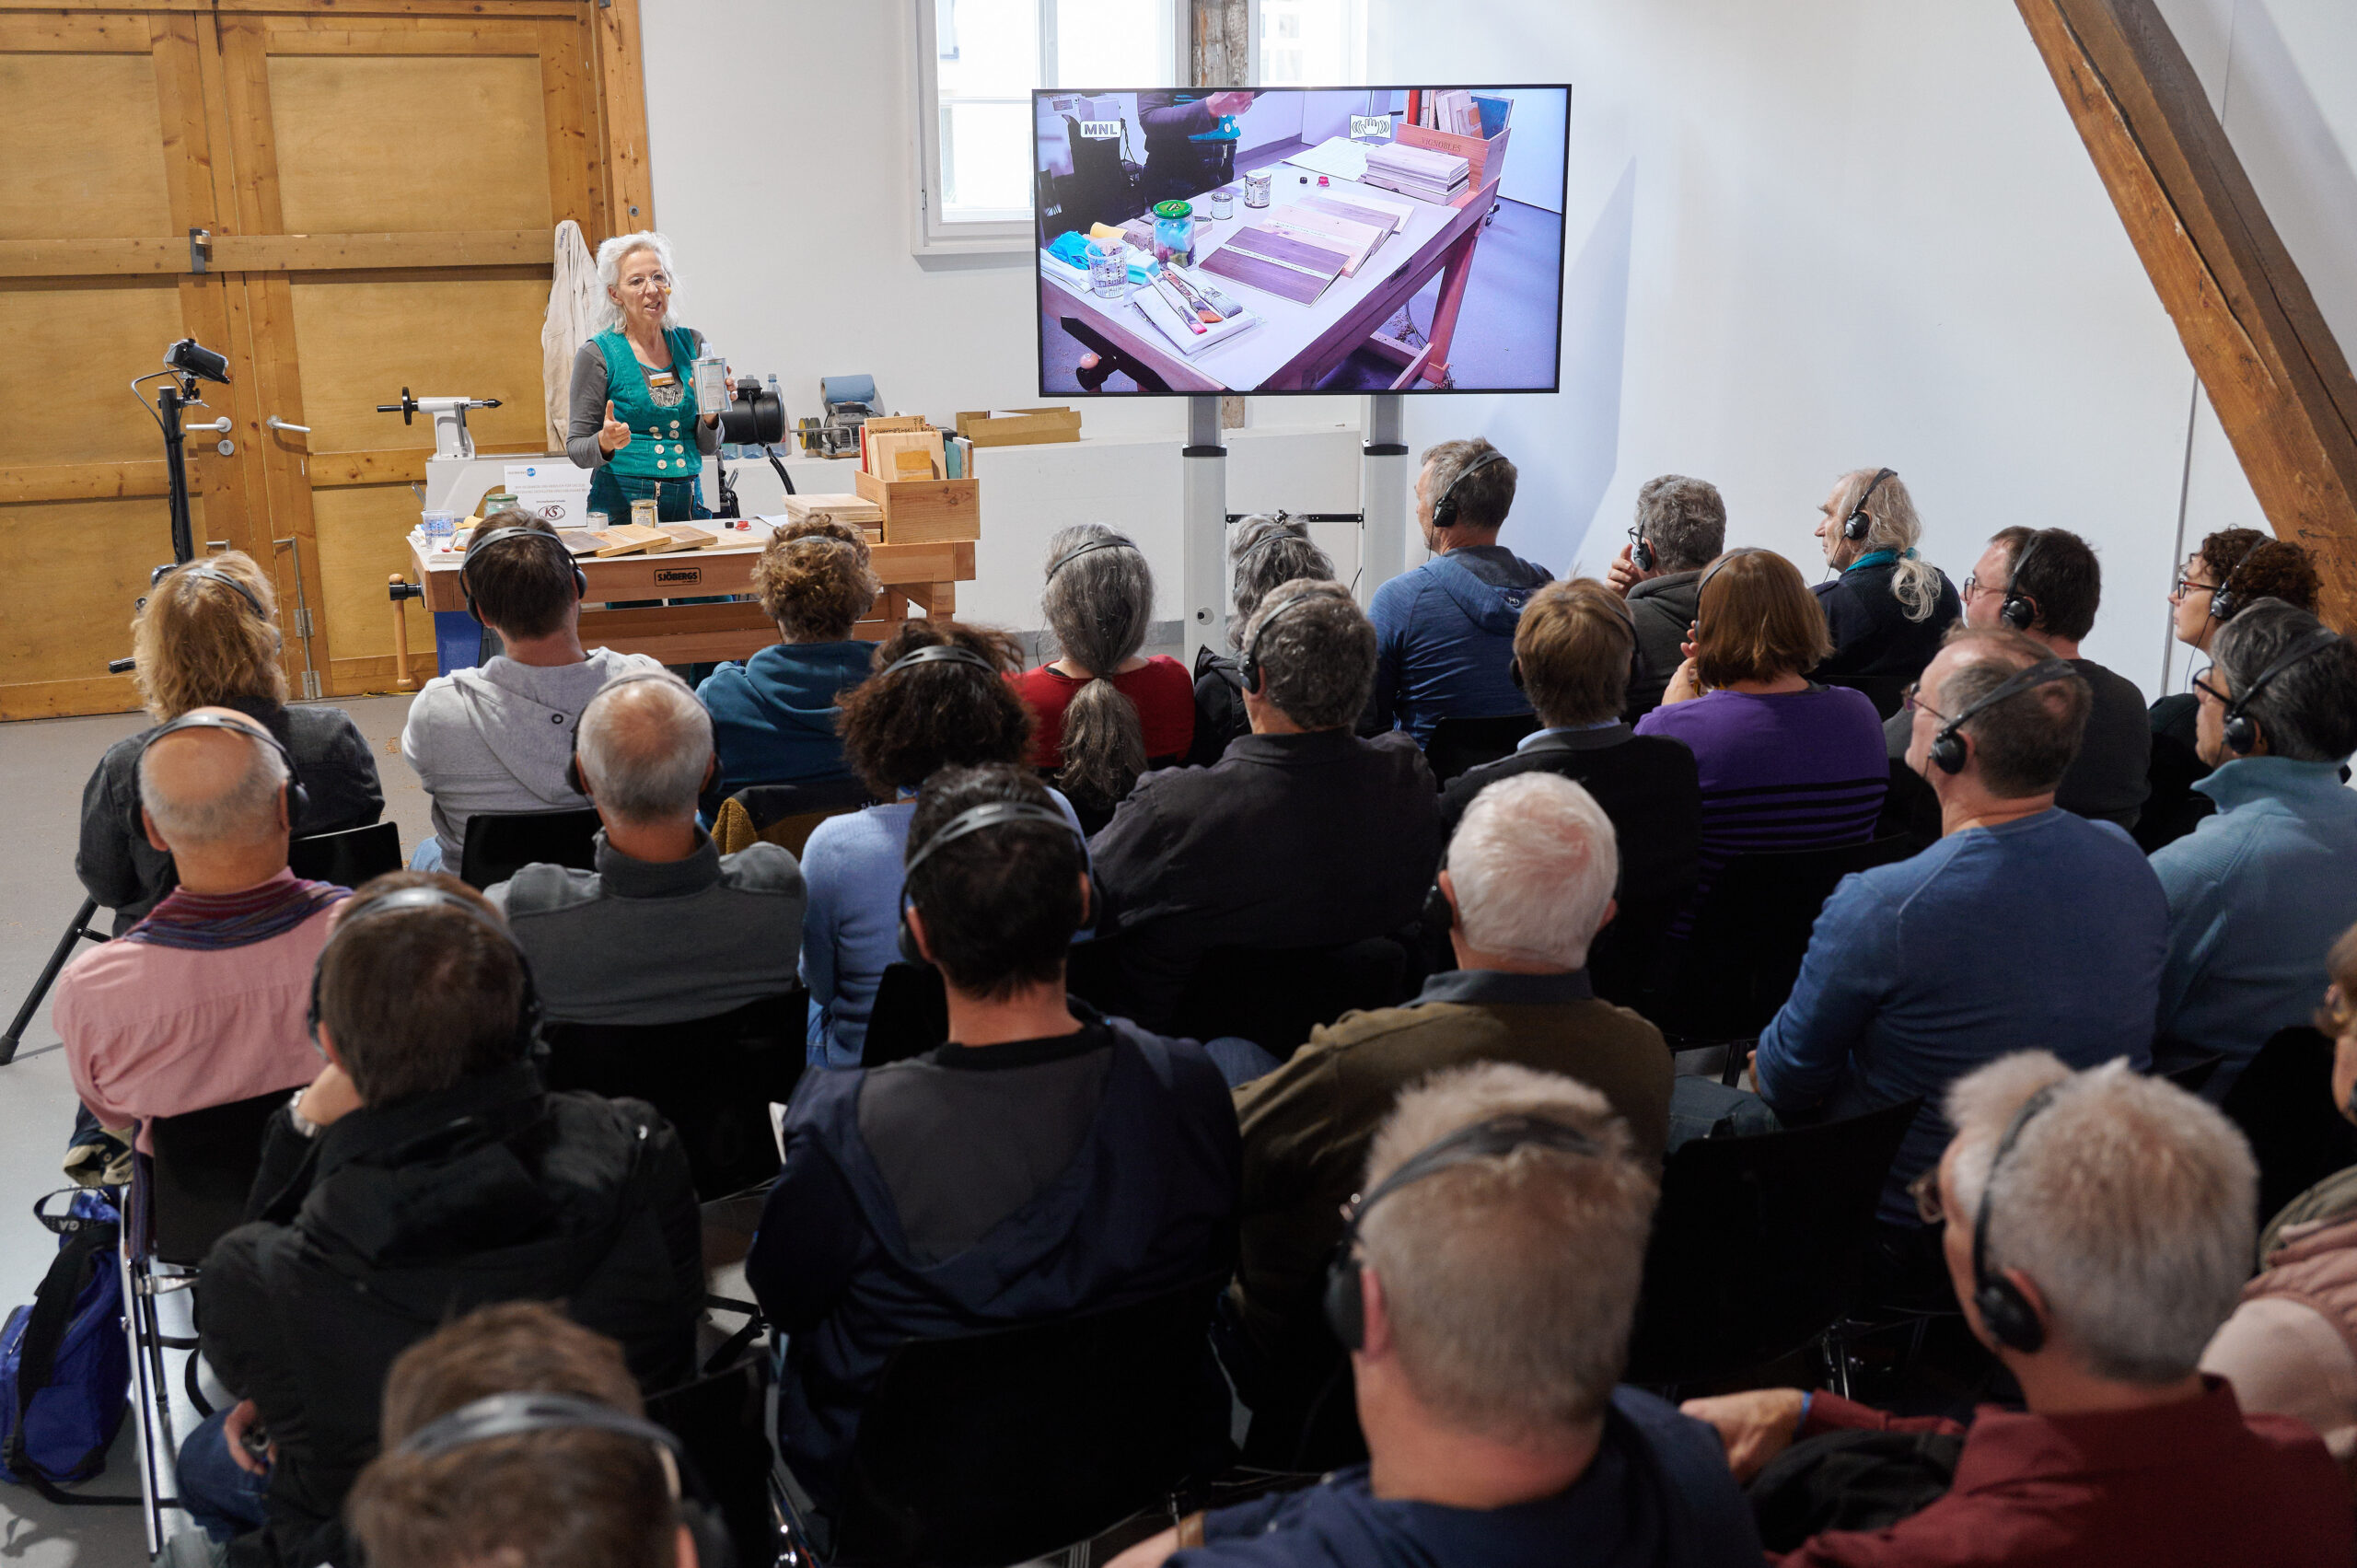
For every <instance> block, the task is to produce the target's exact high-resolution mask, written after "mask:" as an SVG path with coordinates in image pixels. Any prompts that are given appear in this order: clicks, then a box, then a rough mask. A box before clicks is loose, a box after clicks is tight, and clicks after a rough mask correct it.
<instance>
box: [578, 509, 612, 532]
mask: <svg viewBox="0 0 2357 1568" xmlns="http://www.w3.org/2000/svg"><path fill="white" fill-rule="evenodd" d="M581 526H582V527H583V528H587V529H589V530H590V531H591V532H592V533H596V532H599V531H602V530H603V529H604V528H605V527H606V514H605V513H603V512H592V513H590V514H589V520H588V521H587V522H586V523H584V524H582V525H581Z"/></svg>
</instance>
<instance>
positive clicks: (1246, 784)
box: [1092, 581, 1440, 1028]
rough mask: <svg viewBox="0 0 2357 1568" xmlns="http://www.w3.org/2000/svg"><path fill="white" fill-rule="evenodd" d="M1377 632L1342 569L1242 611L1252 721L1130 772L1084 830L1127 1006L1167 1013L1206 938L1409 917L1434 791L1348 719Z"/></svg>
mask: <svg viewBox="0 0 2357 1568" xmlns="http://www.w3.org/2000/svg"><path fill="white" fill-rule="evenodd" d="M1375 644H1376V635H1375V628H1374V627H1373V626H1372V625H1370V624H1369V623H1368V621H1367V618H1366V617H1365V616H1364V615H1363V614H1361V613H1360V612H1359V608H1358V606H1357V605H1355V604H1353V603H1352V602H1351V596H1350V593H1349V591H1348V590H1347V589H1345V588H1344V587H1342V585H1341V584H1340V583H1334V582H1317V581H1301V582H1294V583H1287V584H1284V585H1283V586H1282V587H1279V588H1277V589H1276V591H1274V592H1273V593H1271V594H1270V595H1269V596H1268V598H1264V599H1262V600H1261V601H1260V609H1259V610H1257V611H1256V612H1254V614H1253V617H1252V620H1251V621H1250V623H1249V624H1248V625H1247V626H1246V628H1245V633H1244V672H1245V690H1244V703H1245V708H1246V710H1247V711H1248V713H1249V714H1250V715H1251V719H1252V733H1251V734H1250V735H1249V736H1248V737H1246V738H1243V739H1241V740H1237V741H1236V742H1234V743H1232V744H1231V745H1230V746H1229V747H1228V749H1227V755H1226V756H1225V758H1223V759H1222V760H1221V761H1219V762H1218V763H1217V764H1216V765H1215V766H1213V767H1209V768H1177V769H1169V770H1166V771H1164V772H1155V773H1148V774H1147V775H1146V776H1145V777H1144V778H1143V779H1140V780H1139V781H1138V784H1137V787H1136V788H1135V789H1134V790H1132V792H1131V794H1130V797H1129V799H1127V800H1125V801H1123V802H1122V803H1121V807H1120V810H1118V811H1116V812H1115V813H1114V814H1113V820H1112V821H1111V822H1110V823H1109V824H1108V825H1107V827H1106V828H1105V830H1104V831H1102V832H1100V833H1098V834H1097V837H1096V838H1095V840H1094V841H1093V842H1092V847H1093V848H1094V850H1095V852H1096V860H1097V879H1098V883H1099V885H1100V886H1101V887H1102V888H1103V889H1104V893H1105V903H1106V908H1105V912H1104V913H1105V919H1106V921H1107V922H1109V923H1110V925H1111V927H1112V929H1113V930H1115V931H1117V932H1118V933H1119V935H1120V965H1119V967H1120V983H1121V986H1122V995H1123V999H1124V1001H1125V1002H1126V1003H1127V1005H1128V1006H1129V1008H1130V1009H1131V1012H1130V1016H1132V1017H1134V1018H1136V1019H1137V1021H1138V1022H1139V1023H1141V1024H1143V1025H1144V1026H1145V1027H1147V1028H1162V1027H1165V1026H1167V1022H1168V1021H1169V1020H1170V1019H1171V1018H1172V1017H1173V1016H1174V1015H1175V1013H1176V1011H1177V1008H1178V1005H1179V997H1180V994H1181V993H1182V992H1183V991H1184V990H1185V988H1186V986H1187V984H1188V982H1189V981H1190V979H1191V978H1192V977H1193V976H1194V974H1195V970H1196V968H1197V964H1198V960H1200V959H1201V958H1202V955H1203V954H1204V953H1205V952H1206V951H1208V950H1209V949H1211V948H1213V947H1262V948H1287V947H1329V946H1332V945H1336V944H1340V943H1344V942H1356V941H1360V940H1362V939H1364V938H1366V937H1372V936H1380V935H1385V934H1387V933H1389V932H1393V931H1397V930H1399V929H1400V928H1402V927H1404V926H1407V925H1408V924H1409V923H1411V922H1412V921H1413V920H1414V919H1415V918H1416V914H1417V911H1418V910H1419V909H1420V908H1421V907H1422V902H1423V897H1424V891H1425V889H1428V888H1430V887H1431V886H1432V877H1433V869H1434V866H1435V865H1437V864H1438V863H1439V860H1440V808H1439V797H1438V795H1437V793H1436V792H1435V791H1434V787H1433V775H1432V771H1431V770H1430V769H1429V768H1427V767H1425V765H1424V759H1423V756H1422V753H1421V752H1419V751H1418V750H1417V749H1416V747H1415V743H1414V742H1413V741H1411V739H1409V738H1408V737H1407V736H1405V735H1382V736H1376V737H1375V738H1372V739H1363V738H1360V737H1358V736H1356V735H1353V733H1352V732H1351V726H1352V721H1353V719H1354V718H1356V717H1357V716H1358V714H1359V713H1360V711H1361V710H1362V709H1363V708H1364V706H1365V704H1366V700H1367V691H1368V689H1369V688H1370V686H1371V685H1372V684H1373V682H1374V679H1375V662H1376V650H1375Z"/></svg>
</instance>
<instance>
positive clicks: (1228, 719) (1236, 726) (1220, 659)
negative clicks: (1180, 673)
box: [1187, 648, 1252, 768]
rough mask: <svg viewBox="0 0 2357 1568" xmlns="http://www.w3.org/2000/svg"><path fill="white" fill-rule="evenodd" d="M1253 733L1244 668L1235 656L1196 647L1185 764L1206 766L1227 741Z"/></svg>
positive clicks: (1223, 750) (1224, 749) (1223, 752)
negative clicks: (1190, 737)
mask: <svg viewBox="0 0 2357 1568" xmlns="http://www.w3.org/2000/svg"><path fill="white" fill-rule="evenodd" d="M1251 733H1252V720H1251V716H1250V715H1249V714H1246V713H1245V711H1244V672H1243V671H1242V670H1240V669H1238V668H1237V661H1236V659H1235V657H1234V656H1231V655H1227V654H1215V653H1213V652H1212V651H1211V649H1209V648H1197V649H1196V650H1195V738H1194V741H1193V743H1192V744H1191V745H1190V746H1189V747H1188V748H1187V766H1189V767H1190V768H1208V767H1210V766H1211V765H1212V764H1213V762H1216V761H1219V760H1220V759H1221V758H1222V757H1224V756H1225V755H1226V754H1227V743H1228V742H1229V741H1231V740H1234V739H1236V738H1237V737H1239V736H1246V735H1249V734H1251Z"/></svg>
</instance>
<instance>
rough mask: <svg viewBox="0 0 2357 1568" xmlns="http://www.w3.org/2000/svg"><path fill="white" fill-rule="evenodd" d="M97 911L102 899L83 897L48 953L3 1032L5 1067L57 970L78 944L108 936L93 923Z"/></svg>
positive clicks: (0, 1062) (0, 1051)
mask: <svg viewBox="0 0 2357 1568" xmlns="http://www.w3.org/2000/svg"><path fill="white" fill-rule="evenodd" d="M98 912H99V900H96V899H84V900H82V907H81V908H80V909H78V910H76V911H75V912H74V918H73V920H72V921H71V922H69V923H67V924H66V927H65V935H63V936H61V937H59V938H58V939H57V946H56V947H55V948H53V949H52V951H51V953H50V955H49V962H47V963H45V964H43V965H42V966H41V975H40V978H38V979H36V980H35V981H33V987H32V989H31V990H30V991H28V992H26V993H25V1004H24V1005H23V1006H21V1007H19V1008H17V1017H16V1021H15V1022H13V1023H11V1024H10V1025H9V1026H8V1032H7V1033H6V1034H5V1035H0V1067H6V1065H7V1064H8V1063H11V1062H14V1061H15V1060H16V1059H17V1045H18V1044H19V1043H20V1042H22V1041H23V1040H24V1038H25V1031H26V1030H27V1029H29V1028H32V1022H33V1015H34V1014H35V1013H38V1012H40V1011H41V998H42V997H44V996H46V995H48V994H49V988H50V987H51V986H52V985H53V984H55V983H56V981H57V972H58V970H62V969H64V967H65V962H66V960H67V959H68V958H72V957H73V956H74V949H75V947H76V946H77V945H78V944H80V943H81V941H82V940H83V939H84V938H85V937H87V938H88V939H89V940H90V941H93V942H103V941H105V940H106V939H107V934H106V933H105V932H103V931H100V930H99V928H98V927H97V926H96V925H93V924H92V923H91V922H92V920H94V919H95V918H96V917H97V915H98Z"/></svg>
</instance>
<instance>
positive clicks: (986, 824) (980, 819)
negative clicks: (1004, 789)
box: [900, 800, 1087, 887]
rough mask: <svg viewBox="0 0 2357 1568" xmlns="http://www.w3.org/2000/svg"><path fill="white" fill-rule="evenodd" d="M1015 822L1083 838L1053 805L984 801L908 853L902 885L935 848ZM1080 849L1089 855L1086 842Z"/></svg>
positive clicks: (948, 823) (962, 813) (901, 876)
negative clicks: (1036, 823)
mask: <svg viewBox="0 0 2357 1568" xmlns="http://www.w3.org/2000/svg"><path fill="white" fill-rule="evenodd" d="M1016 822H1038V823H1041V824H1043V825H1045V826H1048V827H1051V828H1060V829H1062V830H1063V831H1065V832H1067V833H1071V834H1072V835H1073V836H1074V838H1079V837H1080V834H1079V830H1077V829H1075V828H1074V826H1073V825H1072V823H1071V822H1070V821H1069V820H1068V819H1066V818H1065V816H1064V814H1063V813H1062V812H1061V811H1058V810H1056V809H1055V808H1054V807H1047V806H1035V805H1033V804H1032V803H1031V802H1029V801H1028V800H991V801H985V802H983V803H982V804H981V805H980V806H970V807H967V808H966V809H965V810H963V811H960V812H959V813H958V815H957V816H955V817H952V818H951V819H949V820H948V821H946V822H945V823H943V824H942V826H941V829H940V830H939V831H937V832H935V834H934V835H933V836H932V837H931V838H929V839H927V840H925V842H923V844H922V845H920V846H919V847H918V849H917V852H916V854H912V855H911V856H909V859H908V863H907V864H906V865H903V866H901V867H900V882H901V885H902V886H903V887H905V886H907V884H908V880H909V878H910V877H911V876H913V875H914V874H915V872H916V868H917V867H918V866H920V865H923V864H924V863H925V861H926V860H927V859H928V858H930V857H931V856H932V854H933V853H934V852H935V850H938V849H941V848H944V847H946V845H949V844H952V843H955V842H958V840H959V839H962V838H964V837H966V836H967V835H968V834H970V833H979V832H981V831H982V830H984V829H986V828H1004V827H1007V826H1010V825H1012V824H1014V823H1016ZM1081 848H1082V852H1083V853H1084V854H1086V851H1087V843H1086V841H1085V840H1084V841H1083V842H1082V845H1081Z"/></svg>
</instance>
